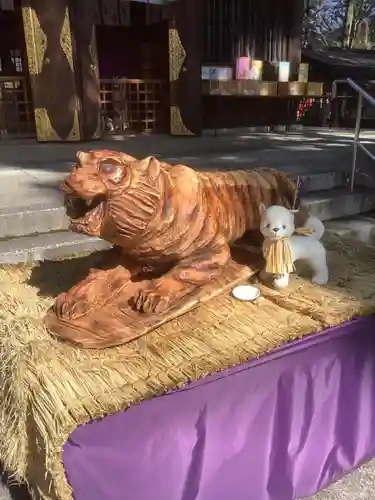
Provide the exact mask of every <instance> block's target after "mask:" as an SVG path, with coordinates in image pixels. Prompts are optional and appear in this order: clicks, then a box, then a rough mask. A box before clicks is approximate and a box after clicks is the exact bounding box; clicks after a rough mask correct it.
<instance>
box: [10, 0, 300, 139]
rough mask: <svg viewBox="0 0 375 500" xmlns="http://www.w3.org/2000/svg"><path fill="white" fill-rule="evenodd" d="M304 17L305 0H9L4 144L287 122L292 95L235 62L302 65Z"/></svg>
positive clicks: (184, 132) (186, 132)
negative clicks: (242, 75) (245, 79)
mask: <svg viewBox="0 0 375 500" xmlns="http://www.w3.org/2000/svg"><path fill="white" fill-rule="evenodd" d="M302 16H303V2H302V1H301V0H261V1H260V0H149V1H147V0H143V1H140V0H138V1H137V0H0V139H1V138H4V137H19V136H20V137H24V136H25V137H27V136H29V137H30V136H31V137H36V139H37V140H38V141H41V142H48V141H88V140H92V139H95V138H99V137H101V136H102V134H103V133H109V132H110V131H113V130H115V131H120V132H122V133H127V132H132V133H152V132H157V133H167V134H172V135H199V134H200V133H201V131H202V130H203V129H209V128H222V127H242V126H253V125H269V124H278V123H285V122H286V120H288V119H290V99H289V94H288V92H289V91H288V92H286V93H285V92H283V95H280V94H279V93H277V91H276V90H275V91H273V90H272V89H273V88H275V89H276V87H274V86H272V85H263V83H262V82H260V83H259V82H258V83H257V84H255V83H254V82H253V83H252V84H246V85H245V84H244V85H245V86H241V85H240V83H239V82H238V81H237V82H236V78H235V76H234V75H235V67H236V62H238V58H239V57H248V58H251V59H254V60H257V61H263V62H264V63H265V64H266V63H267V62H273V63H275V62H290V63H291V64H293V65H298V64H299V62H300V57H301V36H300V33H301V25H302ZM230 68H232V70H233V71H234V73H233V74H232V73H230V74H229V73H228V74H227V73H225V72H226V71H232V70H231V69H230ZM205 70H207V71H208V72H209V71H211V73H210V75H211V76H212V75H213V74H214V72H215V71H216V73H217V74H219V76H218V77H217V79H215V78H213V79H212V80H211V76H208V77H207V75H206V76H205V75H204V71H205ZM225 74H227V78H225ZM220 75H221V76H220ZM223 75H224V77H223ZM225 80H226V82H225V83H223V81H225ZM263 80H264V78H263ZM273 83H275V84H276V85H277V82H273ZM288 116H289V118H288Z"/></svg>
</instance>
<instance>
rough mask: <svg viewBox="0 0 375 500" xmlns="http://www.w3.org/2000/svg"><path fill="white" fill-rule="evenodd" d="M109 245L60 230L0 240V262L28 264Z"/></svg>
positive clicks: (99, 248) (91, 250) (97, 239)
mask: <svg viewBox="0 0 375 500" xmlns="http://www.w3.org/2000/svg"><path fill="white" fill-rule="evenodd" d="M109 247H110V245H109V244H108V243H107V242H105V241H103V240H100V239H99V238H90V237H88V236H83V235H80V234H75V233H71V232H68V231H66V232H65V231H61V232H55V233H48V234H39V235H35V236H23V237H20V238H12V239H9V240H3V241H0V263H1V264H30V263H31V262H34V261H43V260H51V259H59V258H63V257H68V256H71V255H74V254H81V253H86V252H93V251H96V250H104V249H106V248H109Z"/></svg>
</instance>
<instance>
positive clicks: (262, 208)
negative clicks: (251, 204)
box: [259, 203, 266, 217]
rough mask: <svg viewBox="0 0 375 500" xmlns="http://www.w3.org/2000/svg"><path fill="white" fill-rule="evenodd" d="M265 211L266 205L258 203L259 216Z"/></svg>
mask: <svg viewBox="0 0 375 500" xmlns="http://www.w3.org/2000/svg"><path fill="white" fill-rule="evenodd" d="M265 211H266V207H265V205H264V203H261V204H260V205H259V213H260V216H261V217H262V216H263V214H264V212H265Z"/></svg>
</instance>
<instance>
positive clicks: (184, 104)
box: [168, 0, 205, 136]
mask: <svg viewBox="0 0 375 500" xmlns="http://www.w3.org/2000/svg"><path fill="white" fill-rule="evenodd" d="M204 3H205V0H175V1H174V2H171V3H170V5H169V7H168V9H169V16H168V18H169V81H170V133H171V134H172V135H186V136H189V135H190V136H193V135H200V134H201V131H202V95H201V51H202V41H203V24H202V20H203V7H204V5H202V4H204Z"/></svg>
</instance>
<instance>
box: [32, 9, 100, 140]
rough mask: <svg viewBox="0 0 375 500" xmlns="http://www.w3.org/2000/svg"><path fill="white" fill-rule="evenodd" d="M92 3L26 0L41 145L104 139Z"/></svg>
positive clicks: (36, 122) (37, 128)
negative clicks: (101, 132)
mask: <svg viewBox="0 0 375 500" xmlns="http://www.w3.org/2000/svg"><path fill="white" fill-rule="evenodd" d="M71 5H74V6H75V8H74V10H72V9H71ZM91 5H92V2H90V0H79V1H76V2H71V1H70V0H22V17H23V26H24V33H25V41H26V52H27V59H28V68H29V74H30V84H31V89H32V93H33V102H34V112H35V124H36V132H37V139H38V140H39V141H41V142H49V141H81V140H90V139H93V138H95V137H98V136H99V133H100V95H99V76H98V65H97V61H96V44H95V29H94V12H93V8H92V6H91Z"/></svg>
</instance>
